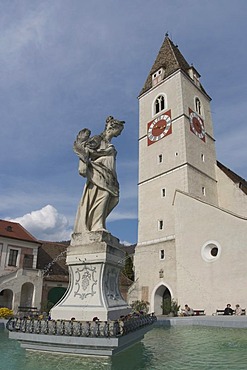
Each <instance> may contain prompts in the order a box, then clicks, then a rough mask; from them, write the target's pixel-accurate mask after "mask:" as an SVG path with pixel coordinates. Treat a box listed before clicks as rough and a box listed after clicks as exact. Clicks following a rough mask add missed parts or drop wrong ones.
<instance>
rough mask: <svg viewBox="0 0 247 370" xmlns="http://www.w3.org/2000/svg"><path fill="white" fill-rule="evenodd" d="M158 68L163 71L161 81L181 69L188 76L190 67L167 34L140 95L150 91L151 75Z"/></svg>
mask: <svg viewBox="0 0 247 370" xmlns="http://www.w3.org/2000/svg"><path fill="white" fill-rule="evenodd" d="M160 68H163V69H164V76H163V79H164V78H166V77H168V76H169V75H171V74H172V73H173V72H175V71H176V70H178V69H182V70H183V71H184V72H186V73H187V74H188V75H189V69H190V65H189V64H188V63H187V61H186V60H185V58H184V57H183V55H182V54H181V53H180V51H179V49H178V47H177V46H175V45H174V44H173V42H172V41H171V40H170V38H169V36H168V32H167V33H166V34H165V39H164V42H163V44H162V46H161V48H160V51H159V53H158V55H157V57H156V60H155V62H154V64H153V66H152V68H151V70H150V72H149V75H148V77H147V80H146V82H145V84H144V86H143V88H142V90H141V92H140V95H142V94H143V93H145V92H146V91H148V90H149V89H151V87H152V75H153V74H154V73H155V72H156V71H158V70H159V69H160Z"/></svg>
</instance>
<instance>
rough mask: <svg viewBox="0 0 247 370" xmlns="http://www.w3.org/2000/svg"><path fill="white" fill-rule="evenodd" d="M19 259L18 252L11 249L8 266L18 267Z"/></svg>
mask: <svg viewBox="0 0 247 370" xmlns="http://www.w3.org/2000/svg"><path fill="white" fill-rule="evenodd" d="M17 257H18V250H16V249H10V251H9V260H8V266H16V262H17Z"/></svg>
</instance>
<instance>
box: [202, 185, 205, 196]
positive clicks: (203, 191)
mask: <svg viewBox="0 0 247 370" xmlns="http://www.w3.org/2000/svg"><path fill="white" fill-rule="evenodd" d="M202 195H206V189H205V187H204V186H203V187H202Z"/></svg>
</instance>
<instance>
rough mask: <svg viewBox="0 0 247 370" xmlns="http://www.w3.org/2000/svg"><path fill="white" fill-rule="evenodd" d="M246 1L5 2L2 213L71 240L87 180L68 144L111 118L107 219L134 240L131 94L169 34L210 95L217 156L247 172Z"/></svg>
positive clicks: (0, 23) (36, 231)
mask: <svg viewBox="0 0 247 370" xmlns="http://www.w3.org/2000/svg"><path fill="white" fill-rule="evenodd" d="M246 16H247V2H246V1H245V0H235V1H234V2H232V1H230V0H207V1H206V0H152V1H148V0H124V1H121V0H104V1H103V0H90V1H86V0H0V33H1V38H0V112H1V131H0V219H4V220H12V221H15V222H19V223H21V224H22V226H24V227H25V228H26V229H27V230H28V231H29V232H30V233H31V234H32V235H33V236H35V237H36V238H37V239H40V240H48V241H62V240H69V239H70V235H71V233H72V230H73V224H74V221H75V215H76V210H77V206H78V202H79V200H80V198H81V194H82V191H83V187H84V184H85V179H84V178H82V177H81V176H79V174H78V158H77V156H76V155H75V153H74V152H73V142H74V140H75V138H76V135H77V133H78V132H79V130H81V129H82V128H84V127H87V128H89V129H90V130H91V131H92V135H97V134H99V133H100V132H102V131H103V129H104V124H105V119H106V117H108V116H109V115H113V116H114V117H116V118H118V119H120V120H124V121H125V122H126V123H125V129H124V131H123V132H122V134H121V136H119V137H118V138H114V141H113V144H114V145H115V147H116V149H117V152H118V154H117V174H118V180H119V183H120V202H119V204H118V206H117V207H116V208H115V210H114V211H113V212H112V213H111V214H110V216H109V217H108V221H107V228H108V230H109V231H110V232H111V234H113V235H114V236H116V237H118V238H119V239H120V241H121V242H123V243H126V244H128V243H136V242H137V226H138V220H137V218H138V216H137V209H138V202H137V184H138V99H137V97H138V95H139V93H140V90H141V89H142V87H143V85H144V82H145V80H146V78H147V76H148V73H149V71H150V69H151V67H152V65H153V63H154V60H155V58H156V56H157V54H158V51H159V49H160V47H161V45H162V43H163V40H164V37H165V33H166V32H168V33H169V37H170V38H171V40H172V41H173V42H174V44H177V45H178V47H179V50H180V51H181V52H182V54H183V55H184V57H185V59H186V60H187V62H188V63H189V64H191V63H192V64H193V65H194V67H195V68H196V69H197V70H198V72H199V73H200V74H201V83H202V85H203V87H204V88H205V90H206V91H207V93H208V94H209V95H210V96H211V98H212V103H211V109H212V118H213V124H214V136H215V139H216V152H217V159H218V160H219V161H220V162H222V163H223V164H224V165H225V166H227V167H228V168H230V169H231V170H233V171H234V172H236V173H237V174H238V175H240V176H241V177H243V178H247V160H246V157H247V156H246V154H247V150H246V137H247V124H246V117H245V115H246V107H247V104H246V103H247V69H246V60H247V41H246V38H247V22H246Z"/></svg>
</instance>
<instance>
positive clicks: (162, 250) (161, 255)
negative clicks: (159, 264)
mask: <svg viewBox="0 0 247 370" xmlns="http://www.w3.org/2000/svg"><path fill="white" fill-rule="evenodd" d="M160 259H161V260H164V259H165V251H164V249H161V250H160Z"/></svg>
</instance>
